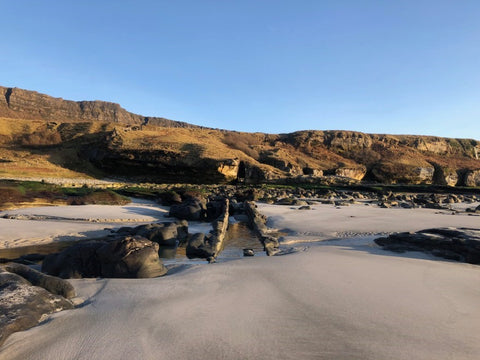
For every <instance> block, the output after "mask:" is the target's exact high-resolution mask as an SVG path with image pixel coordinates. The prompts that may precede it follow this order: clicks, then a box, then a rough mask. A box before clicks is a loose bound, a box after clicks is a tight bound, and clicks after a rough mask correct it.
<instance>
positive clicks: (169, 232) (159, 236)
mask: <svg viewBox="0 0 480 360" xmlns="http://www.w3.org/2000/svg"><path fill="white" fill-rule="evenodd" d="M133 234H134V235H139V236H142V237H144V238H146V239H148V240H150V241H153V242H156V243H158V245H161V246H175V245H176V243H177V237H178V231H177V224H175V223H172V222H170V223H160V224H148V225H140V226H138V227H136V228H134V230H133Z"/></svg>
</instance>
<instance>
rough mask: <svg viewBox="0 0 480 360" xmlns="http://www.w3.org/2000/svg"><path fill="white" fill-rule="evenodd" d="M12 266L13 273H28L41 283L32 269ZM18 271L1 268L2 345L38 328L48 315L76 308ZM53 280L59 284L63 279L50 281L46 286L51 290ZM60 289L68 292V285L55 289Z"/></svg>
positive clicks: (0, 331) (0, 313) (28, 275)
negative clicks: (9, 337) (27, 330)
mask: <svg viewBox="0 0 480 360" xmlns="http://www.w3.org/2000/svg"><path fill="white" fill-rule="evenodd" d="M9 266H10V270H14V271H15V272H20V273H23V274H26V275H27V277H29V278H30V279H33V280H34V282H35V281H37V280H39V281H40V282H42V280H41V279H42V275H41V274H36V273H35V271H34V270H32V269H28V270H26V269H24V268H21V266H18V265H16V264H11V265H9ZM15 272H10V271H9V270H6V269H2V268H0V345H2V343H3V342H4V341H5V340H6V338H7V337H8V336H9V335H11V334H12V333H14V332H17V331H23V330H26V329H29V328H31V327H33V326H36V325H37V324H38V323H39V322H41V321H42V320H44V319H45V318H46V316H48V315H49V314H52V313H54V312H58V311H61V310H65V309H72V308H73V304H72V303H71V302H70V301H69V300H67V299H66V298H64V297H63V296H60V295H56V294H54V293H52V292H50V291H47V290H46V289H45V288H43V287H40V286H35V285H33V284H32V283H31V282H30V281H28V280H27V279H25V278H24V277H22V276H20V275H18V274H17V273H15ZM54 281H56V282H57V283H59V284H60V283H62V282H63V281H64V280H61V279H56V280H54V279H50V280H48V281H46V282H45V283H44V284H43V285H47V286H46V287H49V284H50V285H51V284H52V283H53V282H54ZM39 285H41V284H39ZM68 285H69V284H68ZM59 287H60V288H64V289H65V288H67V285H66V284H64V285H62V286H55V288H59Z"/></svg>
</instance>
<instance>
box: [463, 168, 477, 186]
mask: <svg viewBox="0 0 480 360" xmlns="http://www.w3.org/2000/svg"><path fill="white" fill-rule="evenodd" d="M463 185H465V186H475V187H476V186H480V170H467V171H466V172H465V175H464V180H463Z"/></svg>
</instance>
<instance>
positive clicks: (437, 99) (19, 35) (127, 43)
mask: <svg viewBox="0 0 480 360" xmlns="http://www.w3.org/2000/svg"><path fill="white" fill-rule="evenodd" d="M0 19H1V28H2V35H1V37H0V49H1V57H0V58H1V65H0V85H4V86H17V87H20V88H26V89H30V90H36V91H39V92H43V93H47V94H50V95H53V96H57V97H63V98H65V99H72V100H107V101H113V102H117V103H120V104H121V105H122V106H123V107H124V108H126V109H127V110H129V111H132V112H135V113H139V114H142V115H148V116H163V117H167V118H170V119H174V120H181V121H186V122H190V123H194V124H199V125H204V126H209V127H215V128H225V129H233V130H240V131H262V132H271V133H280V132H290V131H295V130H302V129H318V130H324V129H345V130H357V131H363V132H373V133H393V134H428V135H439V136H448V137H464V138H465V137H466V138H475V139H480V1H479V0H412V1H410V0H329V1H324V0H308V1H307V0H291V1H290V0H238V1H233V0H214V1H213V0H168V1H163V0H158V1H146V0H145V1H142V0H135V1H133V0H132V1H127V0H123V1H122V0H117V1H107V0H103V1H100V0H98V1H94V0H57V1H53V0H42V1H36V0H31V1H26V0H15V1H12V0H8V1H6V0H0Z"/></svg>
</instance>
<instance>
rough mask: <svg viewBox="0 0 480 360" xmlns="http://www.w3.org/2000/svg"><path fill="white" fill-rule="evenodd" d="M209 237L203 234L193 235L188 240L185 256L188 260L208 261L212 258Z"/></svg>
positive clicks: (212, 250) (212, 252)
mask: <svg viewBox="0 0 480 360" xmlns="http://www.w3.org/2000/svg"><path fill="white" fill-rule="evenodd" d="M209 240H210V239H209V237H208V236H205V234H203V233H197V234H193V235H192V236H191V238H190V239H189V240H188V244H187V249H186V254H187V257H188V258H189V259H195V258H200V259H209V258H213V256H214V249H213V247H212V244H211V242H210V241H209Z"/></svg>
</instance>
